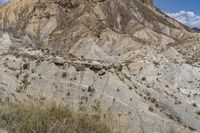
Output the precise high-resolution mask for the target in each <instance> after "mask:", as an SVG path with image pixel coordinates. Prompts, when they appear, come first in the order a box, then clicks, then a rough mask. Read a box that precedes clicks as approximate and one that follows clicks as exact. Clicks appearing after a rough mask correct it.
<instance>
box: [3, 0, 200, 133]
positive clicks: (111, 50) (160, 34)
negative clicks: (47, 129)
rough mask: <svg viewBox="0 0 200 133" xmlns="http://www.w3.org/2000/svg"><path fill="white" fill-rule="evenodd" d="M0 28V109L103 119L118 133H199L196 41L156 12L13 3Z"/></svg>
mask: <svg viewBox="0 0 200 133" xmlns="http://www.w3.org/2000/svg"><path fill="white" fill-rule="evenodd" d="M146 2H148V3H151V2H152V1H146ZM146 2H145V3H146ZM0 29H1V32H0V101H1V102H17V103H18V102H25V103H32V102H33V103H34V102H43V103H46V102H49V101H55V102H56V103H58V104H64V105H68V106H71V107H72V108H73V109H75V110H83V111H86V112H89V114H90V113H91V114H92V113H94V114H96V113H98V114H99V113H100V115H102V116H104V119H105V122H106V123H107V124H108V125H110V126H111V127H112V129H113V132H116V133H119V132H120V133H133V132H134V133H141V132H144V133H156V132H159V133H172V132H175V133H191V132H195V131H196V132H200V116H199V111H200V108H199V107H200V86H199V82H200V60H199V59H200V58H199V57H200V55H199V53H200V40H199V38H200V35H199V34H198V33H194V32H192V31H191V30H190V29H188V28H187V27H185V26H183V25H182V24H180V23H178V22H176V21H175V20H173V19H171V18H169V17H167V16H166V15H164V14H162V13H160V12H158V11H157V10H156V9H155V8H154V7H152V6H148V5H147V4H144V3H143V2H142V1H137V0H91V1H88V0H40V1H36V0H13V1H12V2H11V3H9V4H7V5H4V6H2V7H0ZM36 48H39V49H36ZM99 109H100V111H99ZM0 126H1V125H0Z"/></svg>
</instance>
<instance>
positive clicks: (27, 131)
mask: <svg viewBox="0 0 200 133" xmlns="http://www.w3.org/2000/svg"><path fill="white" fill-rule="evenodd" d="M0 123H1V125H0V126H1V127H3V128H6V129H7V130H8V132H10V133H110V132H111V131H110V130H109V129H108V128H107V127H106V125H105V124H104V123H103V122H102V120H100V118H99V117H96V116H89V115H86V114H84V113H79V112H72V111H71V110H70V109H69V108H67V107H62V106H25V105H1V107H0ZM2 123H4V124H2Z"/></svg>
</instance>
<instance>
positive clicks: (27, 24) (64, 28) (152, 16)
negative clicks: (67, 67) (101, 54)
mask: <svg viewBox="0 0 200 133" xmlns="http://www.w3.org/2000/svg"><path fill="white" fill-rule="evenodd" d="M144 2H145V3H151V2H152V1H144ZM7 10H9V12H8V11H7ZM8 16H10V17H8ZM11 16H12V17H11ZM0 27H1V29H3V30H5V31H10V33H12V34H13V35H14V36H16V37H20V38H23V36H26V35H27V36H28V37H29V38H30V40H32V42H33V43H34V44H35V45H36V46H38V47H40V46H43V47H47V48H51V49H53V50H56V51H60V52H69V51H70V49H71V48H72V47H73V46H74V45H75V44H76V43H78V42H79V41H81V39H82V38H86V37H89V38H90V37H93V38H94V39H95V40H96V41H97V42H99V41H102V39H101V37H102V36H103V34H106V33H107V32H109V34H113V35H114V36H115V35H116V34H118V35H119V36H120V34H123V35H126V36H127V38H129V39H130V40H132V41H135V42H137V43H140V44H144V43H146V44H157V45H160V44H167V43H171V42H174V41H175V40H182V39H187V38H190V37H191V36H192V35H191V34H190V33H189V32H188V30H187V29H186V28H185V27H184V26H183V25H181V24H179V23H177V22H176V21H174V20H172V19H170V18H169V17H167V16H166V15H164V14H162V13H160V12H157V11H156V9H154V8H153V7H147V6H146V5H144V4H143V2H141V1H138V0H125V1H124V0H117V1H115V0H103V1H96V0H92V1H87V0H81V1H80V0H69V1H62V0H48V1H46V0H41V1H36V0H31V1H30V0H22V1H20V2H19V1H18V0H14V1H13V2H11V3H9V4H7V5H5V6H3V7H2V8H1V9H0ZM55 44H56V45H55ZM97 45H99V46H100V44H99V43H97ZM100 47H101V46H100Z"/></svg>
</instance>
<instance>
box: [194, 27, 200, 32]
mask: <svg viewBox="0 0 200 133" xmlns="http://www.w3.org/2000/svg"><path fill="white" fill-rule="evenodd" d="M192 29H193V30H195V31H196V32H200V28H196V27H195V28H192Z"/></svg>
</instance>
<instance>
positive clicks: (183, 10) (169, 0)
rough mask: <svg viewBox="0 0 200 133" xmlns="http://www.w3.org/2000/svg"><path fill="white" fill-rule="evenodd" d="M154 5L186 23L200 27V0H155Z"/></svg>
mask: <svg viewBox="0 0 200 133" xmlns="http://www.w3.org/2000/svg"><path fill="white" fill-rule="evenodd" d="M154 5H155V6H157V7H159V8H160V9H161V10H162V11H163V12H165V13H167V14H168V15H169V16H171V17H173V18H174V19H176V20H178V21H180V22H182V23H184V24H185V25H188V26H190V27H197V28H200V0H154Z"/></svg>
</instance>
